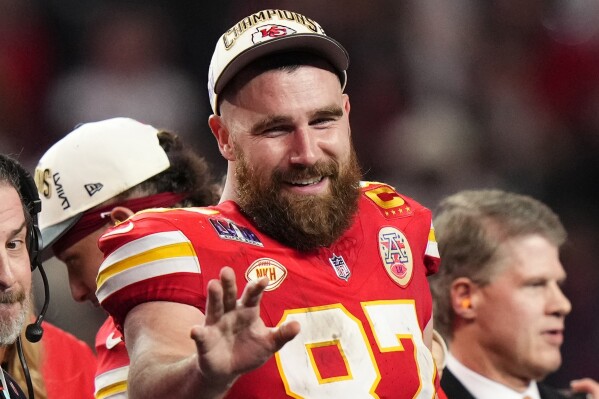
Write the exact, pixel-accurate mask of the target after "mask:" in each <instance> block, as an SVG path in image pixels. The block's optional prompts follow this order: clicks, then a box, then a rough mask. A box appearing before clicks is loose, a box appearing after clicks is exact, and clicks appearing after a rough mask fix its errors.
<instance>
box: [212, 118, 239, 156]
mask: <svg viewBox="0 0 599 399" xmlns="http://www.w3.org/2000/svg"><path fill="white" fill-rule="evenodd" d="M208 126H210V130H212V134H213V135H214V138H216V142H217V143H218V149H219V151H220V153H221V154H222V156H223V157H224V158H225V159H226V160H227V161H234V160H235V153H234V151H233V143H232V142H231V135H230V134H229V129H227V127H226V126H225V123H224V121H223V118H222V117H220V116H218V115H210V117H209V118H208Z"/></svg>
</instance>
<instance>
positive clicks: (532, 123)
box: [0, 0, 599, 386]
mask: <svg viewBox="0 0 599 399" xmlns="http://www.w3.org/2000/svg"><path fill="white" fill-rule="evenodd" d="M269 6H270V7H276V8H282V9H292V10H295V11H298V12H301V13H302V14H305V15H307V16H310V17H313V18H314V19H315V20H317V21H319V22H320V23H321V24H322V25H323V26H324V27H325V30H327V31H328V32H329V33H331V35H332V36H333V37H335V38H338V39H339V40H340V41H341V42H342V43H344V45H345V46H346V48H347V50H348V51H349V54H350V79H349V81H348V85H347V89H346V91H347V92H348V93H349V95H350V99H351V102H352V105H353V107H352V112H351V114H350V118H351V121H352V127H353V131H352V134H353V136H354V140H355V143H356V150H357V153H358V156H359V158H360V159H361V163H362V165H363V167H364V172H365V178H366V179H367V180H378V181H385V182H388V183H392V184H394V185H395V187H396V188H398V190H400V191H401V192H403V193H405V194H407V195H410V196H412V197H414V198H416V199H418V200H419V201H420V202H422V203H424V204H425V205H426V206H428V207H430V208H432V209H433V210H434V208H435V205H436V203H437V201H438V200H439V199H440V198H441V197H442V196H445V195H449V194H451V193H453V192H455V191H457V190H460V189H464V188H489V187H497V188H503V189H509V190H513V191H517V192H521V193H525V194H530V195H533V196H535V197H536V198H538V199H540V200H542V201H544V202H545V203H547V204H548V205H550V206H551V207H552V208H553V209H554V210H555V211H556V212H557V213H558V214H559V215H560V216H561V217H562V220H563V223H564V225H565V226H566V229H567V230H568V232H569V243H568V244H567V245H566V247H565V251H564V253H563V262H564V266H565V269H566V271H567V272H568V280H567V281H566V283H565V286H564V291H565V293H566V295H568V297H569V298H570V299H571V301H572V304H573V311H572V313H571V315H570V316H568V318H567V321H566V324H567V327H566V331H565V337H566V339H565V344H564V346H563V356H564V363H563V367H562V368H561V369H560V370H559V371H558V372H557V373H555V374H554V375H552V376H550V377H549V380H551V383H552V384H553V385H556V386H566V385H567V382H568V381H569V380H570V379H573V378H577V377H580V376H589V377H593V378H595V379H598V378H599V367H598V366H597V361H596V359H597V358H598V357H599V320H598V319H597V317H596V316H595V315H598V314H599V300H598V298H597V295H596V290H597V287H599V267H597V261H596V260H595V258H594V256H593V255H594V254H593V252H592V251H593V249H594V248H599V204H598V202H597V200H596V196H595V192H596V191H597V190H596V187H597V186H598V185H599V1H597V0H553V1H547V0H545V1H543V0H528V1H519V0H493V1H478V0H452V1H446V0H405V1H395V0H376V1H369V2H363V1H353V2H348V1H347V0H328V1H322V0H320V1H319V0H302V1H290V0H278V1H241V0H239V1H230V0H221V1H219V2H204V1H194V2H192V1H179V0H176V1H168V2H166V1H158V0H154V1H148V0H146V1H137V2H134V1H116V0H115V1H106V0H0V152H1V153H4V154H10V155H13V156H15V157H17V158H18V159H19V160H20V161H21V162H22V163H23V164H24V165H25V166H26V167H28V168H29V169H30V170H33V168H34V167H35V164H36V163H37V160H38V159H39V157H40V156H41V154H43V153H44V152H45V150H46V149H47V148H48V147H49V146H50V145H51V144H52V143H54V142H55V141H56V140H57V139H59V138H60V137H62V136H63V135H64V134H66V133H67V132H69V131H71V130H72V129H73V128H74V127H75V126H76V125H77V124H79V123H84V122H90V121H95V120H101V119H106V118H111V117H115V116H128V117H132V118H136V119H138V120H140V121H143V122H146V123H149V124H152V125H154V126H156V127H164V128H167V129H169V130H173V131H176V132H177V133H179V134H181V135H182V136H184V137H185V140H186V141H187V142H190V143H192V144H193V145H194V146H195V147H196V148H197V149H198V151H199V152H200V153H201V154H202V155H204V156H206V157H207V159H208V160H209V161H211V163H212V166H213V167H214V168H215V171H216V173H217V174H218V173H224V168H225V163H224V161H223V160H221V158H220V154H218V153H217V152H216V151H215V150H214V148H215V146H214V143H213V141H212V140H214V139H213V138H212V136H211V133H210V131H209V129H208V126H207V123H206V119H207V116H208V115H209V112H210V107H209V105H208V101H207V94H206V80H207V70H208V64H209V62H210V59H209V57H210V54H211V53H212V51H213V45H214V42H215V40H216V38H217V37H218V36H219V35H220V34H221V33H222V29H223V28H224V27H226V26H229V25H230V21H236V20H239V19H241V18H242V17H243V16H245V15H247V14H249V13H250V12H251V11H254V10H256V9H262V8H267V7H269ZM131 151H135V149H131ZM57 269H60V270H62V268H52V267H50V268H48V271H49V274H50V275H52V274H53V273H54V272H55V271H56V272H57V271H58V270H57ZM50 277H52V276H50ZM58 280H60V281H66V279H65V278H60V279H57V281H58ZM57 284H59V283H58V282H56V283H53V286H52V287H53V289H52V292H53V294H54V296H53V299H52V304H51V308H50V311H49V313H48V318H49V319H50V320H51V319H52V317H54V318H55V319H56V321H57V324H59V325H62V326H64V327H65V328H66V329H68V330H70V331H73V332H74V333H76V334H77V333H79V334H81V335H85V333H84V332H82V331H81V330H80V328H81V326H82V325H84V324H85V323H82V322H81V320H77V321H74V320H72V314H71V317H69V316H68V315H69V313H68V312H65V311H64V309H65V308H66V307H67V306H70V305H69V304H68V303H67V302H69V301H71V299H70V296H69V293H68V287H66V286H65V289H64V290H60V289H57ZM62 284H64V283H62ZM62 291H64V292H62ZM63 294H64V295H63ZM63 299H64V300H63ZM63 306H64V308H63ZM86 310H87V311H89V313H90V314H92V313H93V312H92V311H90V309H86ZM94 312H95V311H94ZM98 320H100V319H98ZM514 328H517V326H514ZM91 330H93V328H92V329H91ZM91 330H90V331H91Z"/></svg>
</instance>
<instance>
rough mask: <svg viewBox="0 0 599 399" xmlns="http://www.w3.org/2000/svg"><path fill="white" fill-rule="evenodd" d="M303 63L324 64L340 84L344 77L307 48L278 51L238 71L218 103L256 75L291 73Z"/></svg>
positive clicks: (229, 97) (232, 94)
mask: <svg viewBox="0 0 599 399" xmlns="http://www.w3.org/2000/svg"><path fill="white" fill-rule="evenodd" d="M304 65H311V66H317V67H320V68H322V67H323V66H324V67H326V69H327V70H330V71H331V72H332V73H334V74H335V75H336V76H337V77H338V79H339V84H342V83H341V82H342V81H343V79H344V78H343V77H342V76H340V75H339V72H338V71H337V70H336V69H335V68H334V67H333V64H331V63H330V62H329V61H328V60H327V59H326V58H324V57H322V56H320V55H318V54H316V53H312V52H310V51H308V50H306V51H288V52H280V53H275V54H269V55H267V56H264V57H261V58H258V59H256V60H254V61H252V62H251V63H250V64H248V65H247V66H245V67H244V68H243V69H242V70H241V71H239V72H238V73H237V75H235V76H234V77H233V78H232V79H231V81H230V82H229V83H227V85H226V86H225V87H224V88H223V90H222V94H221V96H220V100H219V105H220V103H221V102H222V101H223V100H224V99H228V100H230V99H231V98H232V97H233V96H235V94H237V92H238V91H239V90H240V89H241V88H242V87H243V85H245V84H246V83H247V82H248V81H249V80H250V79H252V78H254V77H256V76H258V75H261V74H263V73H265V72H268V71H274V70H278V71H284V72H289V73H291V72H294V71H296V70H297V69H298V68H299V67H300V66H304Z"/></svg>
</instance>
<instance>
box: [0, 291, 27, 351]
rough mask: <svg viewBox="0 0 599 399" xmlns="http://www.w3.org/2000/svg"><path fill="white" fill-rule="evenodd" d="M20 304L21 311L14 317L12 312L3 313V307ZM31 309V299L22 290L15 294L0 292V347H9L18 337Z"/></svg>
mask: <svg viewBox="0 0 599 399" xmlns="http://www.w3.org/2000/svg"><path fill="white" fill-rule="evenodd" d="M15 303H20V304H21V310H20V311H19V313H18V314H17V315H16V316H14V315H13V314H12V313H13V312H8V314H7V313H5V312H3V309H2V308H3V307H4V306H5V305H12V304H15ZM30 308H31V299H30V298H29V296H28V295H26V294H25V291H24V290H19V291H16V292H0V346H6V345H10V344H12V343H13V342H15V340H16V339H17V337H18V336H19V334H20V333H21V329H22V328H23V324H24V323H25V319H26V318H27V315H28V314H29V309H30Z"/></svg>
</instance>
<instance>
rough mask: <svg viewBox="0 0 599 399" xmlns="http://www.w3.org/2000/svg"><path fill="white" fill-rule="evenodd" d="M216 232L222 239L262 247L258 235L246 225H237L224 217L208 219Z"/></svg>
mask: <svg viewBox="0 0 599 399" xmlns="http://www.w3.org/2000/svg"><path fill="white" fill-rule="evenodd" d="M208 220H209V221H210V224H211V225H212V227H214V230H216V233H217V234H218V235H219V237H220V238H222V239H224V240H233V241H238V242H244V243H246V244H252V245H257V246H259V247H263V246H264V245H263V244H262V241H260V239H259V238H258V236H257V235H256V234H255V233H254V232H253V231H252V230H250V229H248V228H247V227H243V226H238V225H237V224H235V223H234V222H232V221H230V220H225V219H215V218H210V219H208Z"/></svg>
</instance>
